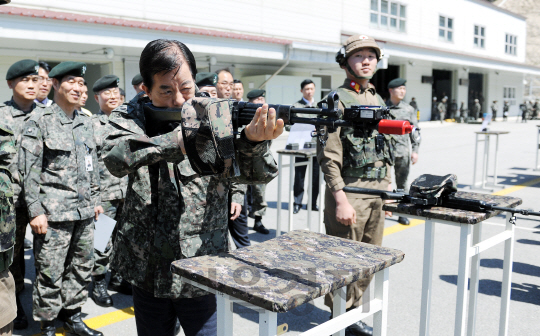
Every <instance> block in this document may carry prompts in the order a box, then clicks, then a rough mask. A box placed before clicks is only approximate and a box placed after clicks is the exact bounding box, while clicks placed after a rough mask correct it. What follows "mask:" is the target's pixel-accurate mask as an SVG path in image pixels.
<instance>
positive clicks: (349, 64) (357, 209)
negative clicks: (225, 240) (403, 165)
mask: <svg viewBox="0 0 540 336" xmlns="http://www.w3.org/2000/svg"><path fill="white" fill-rule="evenodd" d="M381 58H382V50H381V48H380V47H379V46H378V44H377V42H375V40H374V39H373V38H372V37H369V36H366V35H354V36H351V37H349V38H348V39H347V40H346V41H345V43H344V45H343V46H342V47H341V48H340V50H339V51H338V53H337V54H336V62H337V63H338V64H339V66H340V67H341V68H342V69H343V70H344V71H345V75H346V79H345V82H344V83H343V85H342V86H340V87H339V88H338V89H337V92H338V94H339V99H340V103H339V106H340V108H345V107H350V106H352V105H384V102H383V100H382V99H381V97H380V96H379V95H378V94H377V93H376V91H375V87H374V86H373V85H372V84H370V83H369V80H370V79H371V78H372V77H373V75H374V73H375V71H376V68H377V63H378V61H379V60H381ZM376 141H378V143H379V144H382V146H380V145H377V146H376ZM393 141H394V140H393V139H392V138H391V136H386V135H381V134H378V133H377V132H376V131H375V132H374V133H373V136H372V137H370V138H363V137H360V138H358V137H355V136H354V134H353V130H351V129H341V128H338V129H337V131H336V132H333V133H329V135H328V141H327V143H326V147H325V148H319V149H318V160H319V164H320V166H321V169H322V171H323V173H324V178H325V180H326V193H325V202H324V203H325V207H324V223H325V226H326V233H327V234H329V235H332V236H337V237H342V238H348V239H353V240H356V241H361V242H365V243H369V244H374V245H381V243H382V236H383V229H384V217H385V213H384V211H383V210H382V205H383V203H382V201H381V200H380V199H379V198H376V197H373V196H369V195H361V194H348V193H345V192H344V191H343V187H345V186H351V187H360V188H372V189H381V190H386V189H390V181H391V180H390V174H389V170H390V166H391V165H393V163H394V162H393V156H392V154H391V151H392V150H393ZM370 280H371V279H366V280H360V281H357V282H356V283H354V284H351V285H349V286H347V309H354V308H357V307H360V306H361V304H362V302H361V298H362V294H363V293H364V291H365V289H366V288H367V286H368V284H369V282H370ZM332 302H333V296H332V294H329V295H327V296H326V298H325V304H326V305H327V306H329V307H330V309H332V307H333V304H332ZM347 332H348V333H351V334H352V335H372V333H373V330H372V328H371V327H369V326H367V325H366V324H365V323H363V322H362V321H359V322H357V323H354V324H352V325H350V326H348V327H347Z"/></svg>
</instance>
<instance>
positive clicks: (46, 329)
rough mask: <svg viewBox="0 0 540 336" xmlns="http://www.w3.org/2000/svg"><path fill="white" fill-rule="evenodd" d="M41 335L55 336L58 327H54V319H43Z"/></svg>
mask: <svg viewBox="0 0 540 336" xmlns="http://www.w3.org/2000/svg"><path fill="white" fill-rule="evenodd" d="M41 335H45V336H55V335H56V328H55V327H54V321H41Z"/></svg>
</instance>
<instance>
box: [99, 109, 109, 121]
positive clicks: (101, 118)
mask: <svg viewBox="0 0 540 336" xmlns="http://www.w3.org/2000/svg"><path fill="white" fill-rule="evenodd" d="M96 115H97V116H98V118H99V121H101V122H102V123H104V124H106V123H107V122H108V121H109V116H108V115H107V114H105V112H103V111H102V110H99V112H98V113H97V114H96Z"/></svg>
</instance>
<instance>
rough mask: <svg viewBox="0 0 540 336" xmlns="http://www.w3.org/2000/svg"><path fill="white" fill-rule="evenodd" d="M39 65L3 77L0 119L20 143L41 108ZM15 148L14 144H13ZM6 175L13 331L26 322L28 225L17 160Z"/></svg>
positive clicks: (28, 63) (21, 65) (21, 66)
mask: <svg viewBox="0 0 540 336" xmlns="http://www.w3.org/2000/svg"><path fill="white" fill-rule="evenodd" d="M38 71H39V64H38V62H36V61H35V60H31V59H24V60H20V61H18V62H15V63H14V64H12V65H11V66H10V67H9V69H8V71H7V74H6V80H7V85H8V87H9V88H10V89H11V90H12V97H11V100H8V101H5V102H4V103H0V119H1V120H3V123H4V124H5V125H7V126H8V127H9V128H10V129H11V130H12V131H13V133H14V139H15V140H17V139H20V135H21V131H22V129H23V126H24V124H25V123H26V121H27V120H28V119H29V118H30V116H31V115H33V114H34V113H39V112H40V111H42V110H43V109H44V108H45V106H43V105H42V104H40V103H36V102H34V100H35V99H36V97H37V95H38V92H39V87H40V85H41V84H42V83H41V80H40V78H39V76H38ZM15 146H16V147H17V146H18V144H15ZM9 166H10V171H11V172H12V177H13V179H14V180H15V182H16V183H14V184H13V189H14V190H13V191H14V195H13V201H14V202H15V203H14V204H15V219H16V222H17V231H16V235H15V236H16V238H15V246H14V249H13V258H14V259H13V263H12V264H11V266H10V271H11V273H12V274H13V277H14V279H15V286H16V289H17V318H16V319H15V321H14V328H15V329H25V328H26V327H28V319H27V317H26V313H25V311H24V309H23V306H22V304H21V301H20V295H19V294H20V293H21V292H22V291H23V289H24V275H25V261H24V236H25V234H26V226H27V225H28V222H29V218H28V209H27V207H26V203H25V202H24V197H23V195H22V189H21V187H20V185H19V184H20V183H21V177H20V175H19V173H18V169H17V156H16V155H13V156H11V162H10V165H9Z"/></svg>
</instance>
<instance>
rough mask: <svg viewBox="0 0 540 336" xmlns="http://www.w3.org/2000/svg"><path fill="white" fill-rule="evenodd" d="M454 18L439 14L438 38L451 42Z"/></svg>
mask: <svg viewBox="0 0 540 336" xmlns="http://www.w3.org/2000/svg"><path fill="white" fill-rule="evenodd" d="M453 33H454V19H452V18H449V17H446V16H442V15H439V40H443V41H448V42H452V41H453V39H454V36H453V35H454V34H453Z"/></svg>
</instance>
